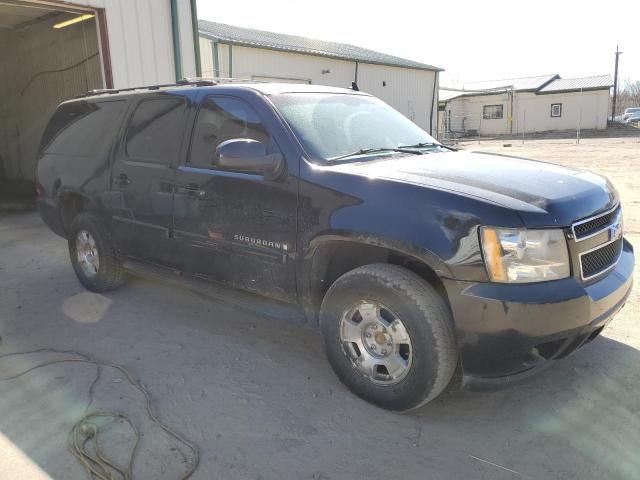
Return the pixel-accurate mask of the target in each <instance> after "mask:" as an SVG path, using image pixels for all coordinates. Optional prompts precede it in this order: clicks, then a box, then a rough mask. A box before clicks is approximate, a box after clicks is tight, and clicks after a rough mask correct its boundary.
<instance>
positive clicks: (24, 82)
mask: <svg viewBox="0 0 640 480" xmlns="http://www.w3.org/2000/svg"><path fill="white" fill-rule="evenodd" d="M196 18H197V17H196V10H195V0H135V1H134V0H69V1H60V0H28V1H22V0H2V1H1V2H0V85H2V90H1V91H0V189H5V190H6V189H8V188H10V187H11V186H12V185H16V184H17V183H20V182H19V181H20V180H23V181H26V182H27V183H29V182H33V180H34V174H35V161H36V153H37V148H38V143H39V141H40V137H41V135H42V131H43V129H44V127H45V126H46V123H47V120H48V118H49V117H50V115H51V114H52V112H53V110H54V109H55V107H56V106H57V105H58V104H59V103H60V102H62V101H64V100H67V99H69V98H72V97H75V96H77V95H80V94H83V93H85V92H87V90H92V89H99V88H114V87H115V88H124V87H131V86H137V85H151V84H161V83H172V82H175V81H176V78H178V79H179V78H183V77H187V76H191V77H193V76H197V75H199V68H198V63H199V56H198V55H197V45H198V42H197V41H196V40H197V34H194V32H196V30H197V29H196V28H194V27H195V25H196ZM7 180H10V181H7ZM0 193H2V191H0Z"/></svg>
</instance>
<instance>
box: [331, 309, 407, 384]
mask: <svg viewBox="0 0 640 480" xmlns="http://www.w3.org/2000/svg"><path fill="white" fill-rule="evenodd" d="M340 341H341V343H342V347H343V350H344V353H345V355H346V356H347V357H348V358H349V359H350V360H351V363H352V364H353V367H354V368H355V369H356V371H358V373H360V374H361V375H363V376H365V377H366V378H368V379H369V380H370V381H372V382H374V383H377V384H382V385H393V384H396V383H398V382H400V381H401V380H402V379H403V378H405V377H406V376H407V374H408V373H409V370H410V369H411V362H412V359H413V348H412V346H411V338H410V337H409V334H408V332H407V329H406V327H405V326H404V324H403V323H402V321H401V320H400V318H399V317H398V316H397V315H396V314H394V313H393V312H392V311H391V310H390V309H389V308H388V307H386V306H385V305H383V304H381V303H378V302H375V301H369V300H362V301H360V302H358V303H357V304H356V305H354V306H352V307H351V308H349V309H347V310H346V311H345V312H344V313H343V315H342V319H341V321H340Z"/></svg>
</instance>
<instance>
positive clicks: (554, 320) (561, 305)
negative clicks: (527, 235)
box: [443, 240, 634, 390]
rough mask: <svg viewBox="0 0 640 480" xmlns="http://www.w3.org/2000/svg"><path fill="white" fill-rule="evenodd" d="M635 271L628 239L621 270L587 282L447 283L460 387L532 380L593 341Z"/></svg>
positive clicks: (628, 289)
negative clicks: (456, 340)
mask: <svg viewBox="0 0 640 480" xmlns="http://www.w3.org/2000/svg"><path fill="white" fill-rule="evenodd" d="M633 266H634V254H633V247H632V246H631V244H630V243H629V242H627V241H626V240H625V241H624V244H623V251H622V255H621V257H620V260H619V261H618V263H617V265H616V267H615V268H614V269H613V270H612V271H611V272H609V273H608V274H606V275H605V276H604V277H603V278H601V279H600V280H598V281H597V282H595V283H592V284H589V285H583V284H581V283H580V282H579V281H578V280H577V279H576V278H573V277H572V278H567V279H563V280H556V281H551V282H541V283H534V284H500V283H478V282H465V281H457V280H449V279H444V280H443V281H444V284H445V287H446V289H447V294H448V295H449V300H450V304H451V309H452V313H453V318H454V321H455V326H456V332H457V338H458V346H459V351H460V358H461V365H462V387H463V388H465V389H470V390H486V389H492V388H494V387H498V386H501V385H503V384H507V383H512V382H514V381H517V380H519V379H523V378H527V377H529V376H531V375H533V374H535V373H538V372H539V371H541V370H543V369H545V368H547V367H548V366H549V365H550V364H552V363H553V361H554V360H558V359H560V358H563V357H565V356H566V355H568V354H570V353H571V352H573V351H574V350H576V349H577V348H579V347H581V346H582V345H584V344H585V343H587V342H589V341H590V340H592V339H593V338H595V337H596V336H597V335H598V334H599V333H600V331H601V330H602V329H603V328H604V326H605V325H606V324H607V323H608V322H609V321H610V320H611V319H612V318H613V316H614V315H615V314H616V313H617V312H618V310H620V309H621V308H622V307H623V306H624V303H625V301H626V300H627V297H628V296H629V294H630V292H631V286H632V283H633Z"/></svg>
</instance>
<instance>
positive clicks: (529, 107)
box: [446, 90, 609, 135]
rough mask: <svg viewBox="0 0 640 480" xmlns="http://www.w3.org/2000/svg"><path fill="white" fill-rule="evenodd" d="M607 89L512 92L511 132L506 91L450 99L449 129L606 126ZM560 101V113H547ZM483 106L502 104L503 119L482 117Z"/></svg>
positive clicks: (491, 131)
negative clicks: (551, 92)
mask: <svg viewBox="0 0 640 480" xmlns="http://www.w3.org/2000/svg"><path fill="white" fill-rule="evenodd" d="M608 102H609V92H608V90H597V91H587V92H582V93H581V92H565V93H555V94H541V95H537V94H535V93H532V92H516V93H515V96H514V101H513V132H511V129H510V127H509V122H508V117H509V115H510V112H511V105H510V104H511V101H510V97H509V94H508V93H501V94H496V95H477V96H470V97H459V98H454V99H451V100H449V101H448V102H447V104H446V110H447V118H450V119H451V120H450V122H451V123H450V131H451V132H453V133H468V132H469V131H470V130H472V131H478V130H479V131H480V134H481V135H506V134H509V133H513V134H522V132H523V131H524V132H525V133H527V132H530V133H534V132H548V131H555V130H574V129H577V128H578V125H580V128H581V129H605V128H607V111H608V108H609V107H608V105H609V103H608ZM553 103H560V104H562V115H561V116H560V117H552V116H551V104H553ZM485 105H503V112H504V114H503V118H502V119H495V120H487V119H484V118H482V111H483V107H484V106H485Z"/></svg>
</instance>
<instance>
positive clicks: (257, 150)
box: [213, 138, 282, 175]
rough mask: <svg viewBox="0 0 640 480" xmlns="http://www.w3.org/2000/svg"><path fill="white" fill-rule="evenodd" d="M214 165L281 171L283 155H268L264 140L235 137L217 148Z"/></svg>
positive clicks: (266, 171) (262, 171)
mask: <svg viewBox="0 0 640 480" xmlns="http://www.w3.org/2000/svg"><path fill="white" fill-rule="evenodd" d="M213 163H214V165H215V166H216V167H218V168H221V169H224V170H233V171H236V172H244V173H258V174H262V175H265V174H269V173H274V172H276V171H279V170H280V168H281V164H282V155H267V150H266V148H265V146H264V144H263V143H262V142H259V141H257V140H252V139H250V138H234V139H232V140H227V141H225V142H222V143H221V144H220V145H218V146H217V148H216V158H215V160H214V161H213Z"/></svg>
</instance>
